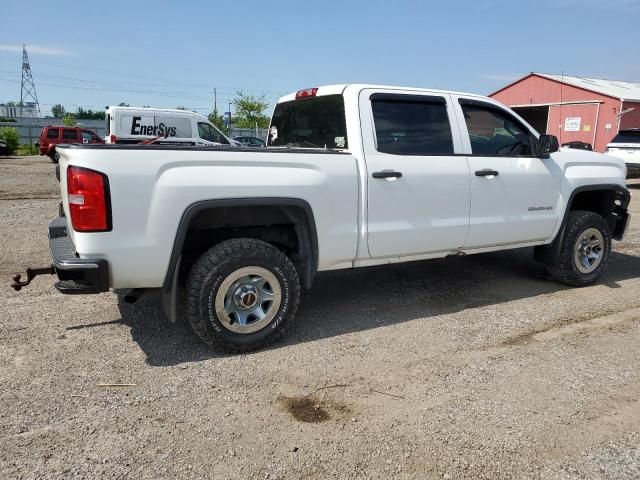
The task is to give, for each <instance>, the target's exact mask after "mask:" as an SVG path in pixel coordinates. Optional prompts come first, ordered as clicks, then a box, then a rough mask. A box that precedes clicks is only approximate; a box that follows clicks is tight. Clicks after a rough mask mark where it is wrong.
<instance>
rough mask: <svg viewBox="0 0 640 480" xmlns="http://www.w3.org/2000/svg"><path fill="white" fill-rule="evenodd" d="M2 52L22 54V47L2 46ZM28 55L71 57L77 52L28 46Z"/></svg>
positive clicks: (0, 47)
mask: <svg viewBox="0 0 640 480" xmlns="http://www.w3.org/2000/svg"><path fill="white" fill-rule="evenodd" d="M0 51H2V52H18V53H19V52H22V45H6V44H5V45H0ZM27 53H28V54H29V55H31V54H34V55H54V56H63V57H69V56H72V55H75V52H73V51H71V50H67V49H65V48H58V47H47V46H44V45H27Z"/></svg>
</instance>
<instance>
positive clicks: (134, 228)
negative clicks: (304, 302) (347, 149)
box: [61, 148, 358, 288]
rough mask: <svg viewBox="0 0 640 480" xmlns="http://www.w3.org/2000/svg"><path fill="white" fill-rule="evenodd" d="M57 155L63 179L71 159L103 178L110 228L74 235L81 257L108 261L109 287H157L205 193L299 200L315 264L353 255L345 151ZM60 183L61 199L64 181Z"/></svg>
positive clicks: (344, 261) (351, 173)
mask: <svg viewBox="0 0 640 480" xmlns="http://www.w3.org/2000/svg"><path fill="white" fill-rule="evenodd" d="M61 153H62V162H61V179H64V178H65V176H66V175H65V172H66V167H67V166H68V165H69V164H72V165H79V166H83V167H87V168H91V169H94V170H97V171H100V172H103V173H105V174H106V175H107V176H108V177H109V181H110V185H111V202H112V218H113V231H111V232H107V233H79V232H72V237H73V241H74V243H75V246H76V249H77V251H78V254H79V255H80V257H94V258H95V257H97V258H104V259H106V260H107V261H108V262H109V269H110V283H111V287H112V288H143V287H144V288H154V287H160V286H161V285H162V282H163V280H164V278H165V276H166V273H167V267H168V264H169V259H170V256H171V251H172V248H173V244H174V240H175V237H176V232H177V229H178V225H179V222H180V219H181V218H182V215H183V213H184V212H185V210H186V209H187V208H188V207H189V206H190V205H192V204H194V203H196V202H200V201H204V200H209V199H227V198H228V199H231V198H247V197H262V198H264V197H275V198H278V197H288V198H297V199H301V200H304V201H306V202H307V203H308V204H309V205H310V206H311V209H312V210H313V215H314V217H315V221H316V230H317V232H318V249H319V252H318V269H319V270H327V269H333V268H341V267H345V266H351V264H352V260H353V258H354V257H355V254H356V247H357V218H358V212H357V208H358V178H357V169H356V163H355V159H354V157H353V156H351V155H347V154H335V153H296V154H290V153H288V152H286V151H284V152H274V151H270V152H246V151H233V150H231V151H225V150H213V149H212V150H207V149H202V150H180V149H165V150H162V151H161V152H159V151H157V150H155V149H144V148H132V149H118V151H117V152H116V151H113V150H112V149H111V148H101V149H91V148H86V149H85V148H66V149H61ZM61 189H62V192H63V198H65V191H66V184H65V182H64V181H62V182H61ZM64 203H65V206H66V201H65V202H64Z"/></svg>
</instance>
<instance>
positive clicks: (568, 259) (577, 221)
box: [547, 210, 611, 287]
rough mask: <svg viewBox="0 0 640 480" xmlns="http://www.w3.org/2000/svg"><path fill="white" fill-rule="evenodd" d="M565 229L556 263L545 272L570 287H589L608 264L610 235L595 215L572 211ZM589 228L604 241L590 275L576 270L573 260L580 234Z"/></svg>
mask: <svg viewBox="0 0 640 480" xmlns="http://www.w3.org/2000/svg"><path fill="white" fill-rule="evenodd" d="M565 228H566V230H565V233H564V237H563V238H562V244H561V246H560V255H559V258H558V261H557V263H555V264H553V265H547V272H548V273H549V275H550V276H551V277H552V278H553V279H554V280H556V281H558V282H561V283H564V284H566V285H570V286H572V287H584V286H587V285H591V284H592V283H594V282H595V281H596V280H598V278H599V277H600V276H601V275H602V274H603V273H604V271H605V270H606V269H607V265H608V263H609V257H610V254H611V233H610V232H609V227H608V225H607V222H606V221H605V220H604V218H602V217H601V216H600V215H598V214H597V213H593V212H588V211H584V210H574V211H572V212H570V213H569V216H568V218H567V224H566V227H565ZM590 228H595V229H597V230H598V231H599V232H600V233H601V235H602V238H603V240H604V245H603V247H602V255H603V256H602V259H601V260H600V263H599V265H598V266H597V267H596V269H595V270H593V271H592V272H590V273H583V272H581V271H579V270H578V267H577V265H576V262H575V260H574V248H575V246H576V242H577V241H578V239H579V238H580V236H581V235H582V233H583V232H585V231H586V230H587V229H590Z"/></svg>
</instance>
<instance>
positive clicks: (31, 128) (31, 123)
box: [0, 118, 268, 145]
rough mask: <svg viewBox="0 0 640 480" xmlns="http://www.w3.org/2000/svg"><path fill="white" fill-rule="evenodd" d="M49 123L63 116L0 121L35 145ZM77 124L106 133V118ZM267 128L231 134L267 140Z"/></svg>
mask: <svg viewBox="0 0 640 480" xmlns="http://www.w3.org/2000/svg"><path fill="white" fill-rule="evenodd" d="M47 125H56V126H63V123H62V119H61V118H17V119H16V121H15V122H0V127H13V128H15V129H16V130H18V136H19V137H20V144H21V145H33V144H35V143H36V142H38V141H39V140H40V133H41V132H42V127H46V126H47ZM76 126H78V127H83V128H88V129H90V130H93V131H94V132H96V133H97V134H98V136H100V137H104V136H105V135H106V126H105V121H104V120H80V121H78V122H77V124H76ZM267 131H268V130H267V129H266V128H232V129H231V131H230V134H229V136H230V137H231V138H233V137H258V138H260V139H262V140H265V141H266V138H267Z"/></svg>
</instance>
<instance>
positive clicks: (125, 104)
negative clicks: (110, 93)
mask: <svg viewBox="0 0 640 480" xmlns="http://www.w3.org/2000/svg"><path fill="white" fill-rule="evenodd" d="M118 106H119V107H128V106H129V104H128V103H124V102H120V103H119V104H118Z"/></svg>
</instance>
